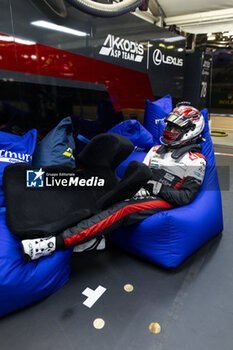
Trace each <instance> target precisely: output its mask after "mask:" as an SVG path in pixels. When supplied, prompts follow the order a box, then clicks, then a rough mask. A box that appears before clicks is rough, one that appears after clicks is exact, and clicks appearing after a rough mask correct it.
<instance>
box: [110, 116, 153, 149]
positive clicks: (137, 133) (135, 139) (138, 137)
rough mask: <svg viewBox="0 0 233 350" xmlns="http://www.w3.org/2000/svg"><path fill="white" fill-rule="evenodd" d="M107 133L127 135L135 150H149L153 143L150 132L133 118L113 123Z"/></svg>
mask: <svg viewBox="0 0 233 350" xmlns="http://www.w3.org/2000/svg"><path fill="white" fill-rule="evenodd" d="M108 133H116V134H119V135H122V136H125V137H127V138H128V139H130V141H131V142H132V143H133V144H134V146H135V150H137V151H139V150H141V151H144V150H145V151H149V150H150V148H151V147H152V146H153V144H154V141H153V136H152V134H151V133H150V132H149V131H148V130H147V129H146V128H144V126H143V125H142V124H141V123H139V121H137V120H135V119H132V120H131V119H129V120H125V121H123V122H121V123H119V124H117V125H115V126H114V127H113V128H111V129H110V130H108Z"/></svg>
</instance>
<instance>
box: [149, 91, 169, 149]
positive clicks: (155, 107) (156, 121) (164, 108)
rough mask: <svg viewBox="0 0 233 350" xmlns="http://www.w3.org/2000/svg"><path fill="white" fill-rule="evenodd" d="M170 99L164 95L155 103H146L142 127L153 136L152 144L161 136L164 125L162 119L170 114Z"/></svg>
mask: <svg viewBox="0 0 233 350" xmlns="http://www.w3.org/2000/svg"><path fill="white" fill-rule="evenodd" d="M172 109H173V107H172V98H171V96H170V95H166V96H164V97H162V98H160V99H159V100H157V101H154V102H151V101H149V100H147V101H146V105H145V113H144V127H145V128H146V129H147V130H148V131H149V132H150V133H151V134H152V135H153V138H154V143H156V142H157V141H156V140H158V139H159V136H160V135H161V130H163V128H164V126H165V124H164V122H163V120H162V119H164V118H165V117H166V116H167V115H168V114H169V113H171V112H172Z"/></svg>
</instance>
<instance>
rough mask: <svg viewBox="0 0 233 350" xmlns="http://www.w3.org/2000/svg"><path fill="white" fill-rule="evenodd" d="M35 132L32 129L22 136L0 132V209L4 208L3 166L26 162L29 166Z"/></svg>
mask: <svg viewBox="0 0 233 350" xmlns="http://www.w3.org/2000/svg"><path fill="white" fill-rule="evenodd" d="M36 136H37V131H36V130H35V129H32V130H30V131H28V132H27V133H26V134H25V135H23V136H18V135H14V134H8V133H6V132H3V131H0V207H2V206H4V196H3V189H2V175H3V171H4V168H5V166H7V165H9V164H12V163H17V162H27V163H29V164H31V161H32V154H33V152H34V149H35V144H36Z"/></svg>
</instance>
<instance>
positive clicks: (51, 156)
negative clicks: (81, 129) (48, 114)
mask: <svg viewBox="0 0 233 350" xmlns="http://www.w3.org/2000/svg"><path fill="white" fill-rule="evenodd" d="M74 151H75V141H74V138H73V124H72V119H71V117H67V118H64V119H62V120H61V121H60V123H59V124H58V125H57V126H56V127H55V128H54V129H53V130H51V131H50V132H49V133H48V134H47V135H46V136H45V137H44V138H43V140H42V141H40V142H39V143H38V145H37V146H36V150H35V153H34V154H33V161H32V163H33V165H34V166H38V167H45V166H49V165H57V164H62V163H66V164H70V165H71V166H72V167H73V168H75V159H74V156H73V154H74Z"/></svg>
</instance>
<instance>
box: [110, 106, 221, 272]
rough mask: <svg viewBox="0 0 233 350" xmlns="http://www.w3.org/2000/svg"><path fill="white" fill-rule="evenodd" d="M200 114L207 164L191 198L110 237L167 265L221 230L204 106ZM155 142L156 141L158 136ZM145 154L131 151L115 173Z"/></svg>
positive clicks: (121, 244) (152, 259)
mask: <svg viewBox="0 0 233 350" xmlns="http://www.w3.org/2000/svg"><path fill="white" fill-rule="evenodd" d="M202 114H203V115H204V118H205V129H204V132H203V137H204V138H205V141H202V142H201V144H202V147H203V151H202V153H203V154H204V156H205V157H206V159H207V162H208V163H207V168H206V173H205V178H204V182H203V184H202V187H201V189H200V191H199V193H198V194H197V196H196V198H195V199H194V201H193V202H192V203H190V204H189V205H186V206H184V207H181V208H175V209H171V210H169V211H164V212H159V213H157V214H154V215H152V216H151V217H149V218H147V219H145V220H143V221H142V222H140V223H138V224H135V225H132V226H129V227H125V228H120V229H118V230H117V231H115V232H114V233H112V234H111V236H110V238H111V240H112V241H113V242H114V243H116V244H117V245H119V246H120V247H122V248H123V249H125V250H126V251H129V252H131V253H134V254H136V255H138V256H140V257H142V258H145V259H147V260H149V261H152V262H154V263H156V264H159V265H161V266H164V267H167V268H168V267H177V266H178V265H179V264H180V263H181V262H182V261H183V260H184V259H186V258H187V257H188V256H190V255H191V254H192V253H193V252H195V251H196V250H197V249H198V248H199V247H200V246H201V245H203V244H204V243H205V242H206V241H208V240H209V239H210V238H212V237H214V236H216V235H217V234H219V233H220V232H222V230H223V216H222V202H221V192H220V189H219V184H218V177H217V171H216V166H215V155H214V149H213V144H212V141H211V137H210V133H209V126H208V111H207V110H206V109H204V110H203V111H202ZM156 132H157V131H156ZM158 136H159V135H158ZM156 141H157V142H156V143H157V144H158V143H159V137H158V139H157V140H156ZM145 155H146V152H140V153H136V152H134V153H133V154H131V155H130V157H129V158H128V159H127V161H125V162H124V165H123V166H122V165H121V166H120V167H118V169H117V170H118V175H119V176H122V175H123V173H124V170H125V167H126V166H127V164H128V163H129V161H131V160H132V159H136V160H139V161H142V160H143V159H144V157H145Z"/></svg>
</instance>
